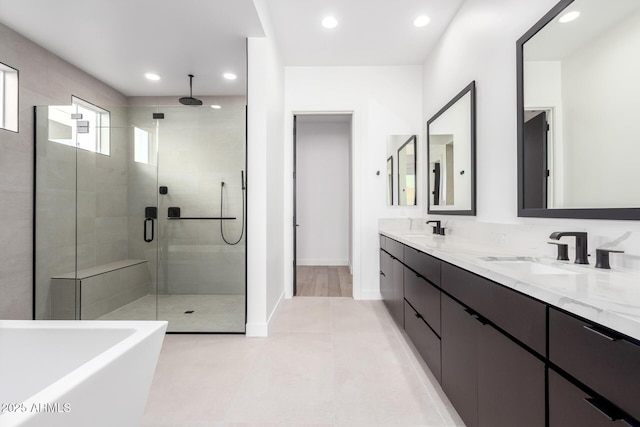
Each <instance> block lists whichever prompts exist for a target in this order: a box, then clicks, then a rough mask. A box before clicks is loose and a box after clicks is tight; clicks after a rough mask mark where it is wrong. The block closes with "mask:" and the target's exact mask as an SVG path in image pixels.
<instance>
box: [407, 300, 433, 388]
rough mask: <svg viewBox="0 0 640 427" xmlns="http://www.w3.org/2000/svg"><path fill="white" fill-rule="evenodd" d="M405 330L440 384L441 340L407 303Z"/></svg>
mask: <svg viewBox="0 0 640 427" xmlns="http://www.w3.org/2000/svg"><path fill="white" fill-rule="evenodd" d="M404 304H405V306H404V329H405V331H406V332H407V335H408V336H409V338H411V342H413V345H415V346H416V349H418V352H419V353H420V355H421V356H422V358H423V359H424V361H425V363H426V364H427V366H428V367H429V369H431V372H432V373H433V376H434V377H436V379H437V380H438V382H440V381H441V371H440V369H441V367H440V338H438V336H437V335H436V334H434V333H433V331H432V330H431V329H429V327H428V326H427V324H426V323H424V321H423V320H422V319H421V318H419V317H418V314H417V313H416V312H415V310H414V309H413V308H411V306H410V305H409V304H407V303H406V301H405V303H404Z"/></svg>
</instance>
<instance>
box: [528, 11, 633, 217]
mask: <svg viewBox="0 0 640 427" xmlns="http://www.w3.org/2000/svg"><path fill="white" fill-rule="evenodd" d="M568 12H580V13H579V15H577V18H575V19H573V20H570V21H566V20H565V19H563V17H565V16H567V13H568ZM575 15H576V14H574V16H575ZM562 21H566V22H562ZM518 47H519V55H521V58H520V61H519V63H518V66H519V67H520V68H519V71H520V72H521V73H522V75H519V78H520V84H521V90H522V96H521V99H519V108H520V111H519V117H520V121H519V124H518V125H519V127H520V130H519V141H520V142H519V143H520V152H519V153H520V154H519V155H520V156H521V157H520V159H519V162H520V170H519V174H520V179H521V183H520V187H519V191H520V193H521V194H520V198H519V204H520V206H519V208H520V209H519V210H522V209H524V210H537V213H532V212H533V211H530V212H529V214H527V215H526V216H549V214H545V213H544V211H546V210H549V209H553V210H557V209H571V210H576V209H577V210H586V209H609V208H638V207H640V192H637V191H628V189H629V185H632V183H637V182H640V168H638V167H637V159H638V158H640V138H639V137H638V131H637V126H636V125H635V123H636V122H637V120H638V112H639V111H638V108H637V99H638V97H639V96H640V79H638V76H639V75H640V60H639V59H638V58H640V54H639V52H640V2H639V1H637V0H608V1H606V2H605V1H596V0H575V1H573V2H570V1H563V2H561V3H559V4H558V6H556V8H554V10H552V11H551V12H550V14H548V15H547V16H545V18H543V20H541V22H539V23H538V24H536V26H534V27H533V28H532V29H531V30H530V31H529V32H528V33H527V34H525V36H523V38H521V39H520V41H518ZM520 49H521V50H520ZM557 215H559V214H558V213H557V214H554V216H557ZM566 215H568V216H570V217H582V216H581V215H591V216H587V217H603V218H606V217H612V218H613V217H615V215H614V214H611V215H614V216H610V215H607V214H606V213H601V214H596V213H592V214H588V213H585V212H582V213H580V212H576V211H574V212H572V213H568V212H567V214H566ZM593 215H596V216H593ZM603 215H604V216H603ZM560 216H565V215H560Z"/></svg>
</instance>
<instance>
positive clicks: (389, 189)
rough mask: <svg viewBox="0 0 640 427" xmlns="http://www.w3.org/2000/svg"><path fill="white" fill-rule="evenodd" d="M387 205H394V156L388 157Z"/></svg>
mask: <svg viewBox="0 0 640 427" xmlns="http://www.w3.org/2000/svg"><path fill="white" fill-rule="evenodd" d="M387 205H389V206H391V205H393V156H389V158H388V159H387Z"/></svg>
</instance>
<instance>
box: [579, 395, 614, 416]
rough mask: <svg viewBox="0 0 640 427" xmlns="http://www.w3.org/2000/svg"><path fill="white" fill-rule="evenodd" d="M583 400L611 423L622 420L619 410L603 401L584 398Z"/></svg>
mask: <svg viewBox="0 0 640 427" xmlns="http://www.w3.org/2000/svg"><path fill="white" fill-rule="evenodd" d="M584 400H585V402H587V403H588V404H589V405H591V406H593V407H594V408H595V409H596V410H597V411H598V412H600V413H601V414H602V415H604V416H605V417H607V418H608V419H609V420H611V421H618V420H621V419H622V418H623V415H622V413H620V410H619V409H618V408H616V407H615V406H613V405H612V404H611V403H609V402H607V401H606V400H604V399H600V398H598V397H585V398H584Z"/></svg>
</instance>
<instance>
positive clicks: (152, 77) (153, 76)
mask: <svg viewBox="0 0 640 427" xmlns="http://www.w3.org/2000/svg"><path fill="white" fill-rule="evenodd" d="M144 76H145V77H146V78H147V79H149V80H153V81H158V80H160V76H159V75H157V74H156V73H145V74H144Z"/></svg>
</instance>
